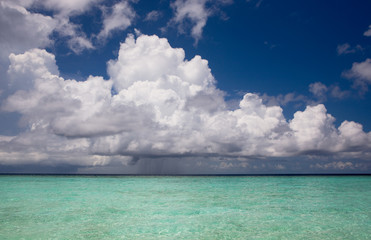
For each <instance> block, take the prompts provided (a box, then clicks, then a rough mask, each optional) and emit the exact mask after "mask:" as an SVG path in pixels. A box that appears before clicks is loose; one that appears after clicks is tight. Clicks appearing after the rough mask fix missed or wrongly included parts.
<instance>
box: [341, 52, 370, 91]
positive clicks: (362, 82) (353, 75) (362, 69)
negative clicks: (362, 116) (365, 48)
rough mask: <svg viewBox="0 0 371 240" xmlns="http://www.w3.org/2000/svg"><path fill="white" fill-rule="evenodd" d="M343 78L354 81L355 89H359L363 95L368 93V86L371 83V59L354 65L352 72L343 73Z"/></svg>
mask: <svg viewBox="0 0 371 240" xmlns="http://www.w3.org/2000/svg"><path fill="white" fill-rule="evenodd" d="M343 76H344V77H346V78H349V79H352V80H353V81H354V87H355V88H358V89H359V90H360V94H361V95H363V94H364V93H365V92H367V91H368V85H369V84H370V83H371V59H370V58H367V59H366V60H365V61H363V62H355V63H353V65H352V68H351V69H350V70H348V71H345V72H343Z"/></svg>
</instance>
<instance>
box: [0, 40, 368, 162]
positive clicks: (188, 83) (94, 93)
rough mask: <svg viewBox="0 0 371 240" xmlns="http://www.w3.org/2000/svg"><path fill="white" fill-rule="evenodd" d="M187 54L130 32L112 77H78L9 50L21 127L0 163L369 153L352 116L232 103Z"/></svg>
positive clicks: (2, 144)
mask: <svg viewBox="0 0 371 240" xmlns="http://www.w3.org/2000/svg"><path fill="white" fill-rule="evenodd" d="M184 56H185V54H184V51H183V49H179V48H172V47H171V46H170V44H169V43H168V41H167V40H166V39H161V38H158V37H157V36H147V35H141V36H139V37H138V38H137V39H135V38H134V36H132V35H131V36H129V37H128V38H127V39H126V41H125V42H124V43H122V44H121V47H120V51H119V55H118V58H117V59H115V60H111V61H110V62H109V63H108V74H109V76H110V79H109V80H104V79H103V78H102V77H99V76H90V77H88V78H87V79H86V81H82V82H78V81H75V80H67V79H63V78H62V77H60V76H59V73H58V68H57V66H56V63H55V59H54V56H53V55H52V54H50V53H48V52H46V51H45V50H40V49H33V50H30V51H27V52H25V53H24V54H13V55H11V65H10V68H9V71H8V74H9V75H11V76H12V79H13V80H12V81H13V86H14V88H15V90H17V89H18V91H16V92H15V93H14V94H13V95H11V96H10V97H9V98H8V99H7V101H6V102H5V104H4V105H3V109H6V110H7V111H16V112H19V113H21V114H22V118H23V121H24V122H25V123H26V124H27V126H28V128H27V131H25V132H24V133H22V134H20V135H18V136H15V137H14V138H11V139H9V138H1V137H0V156H6V157H4V159H7V160H0V161H2V163H7V164H9V163H10V162H12V161H24V160H21V158H22V159H24V156H26V155H27V154H31V153H32V154H33V155H32V156H34V157H32V159H30V161H32V162H48V161H52V159H57V160H56V161H59V162H65V163H68V164H71V163H72V162H73V161H76V162H75V163H76V165H94V164H101V165H104V164H107V163H109V162H111V161H116V160H117V159H118V160H117V161H122V162H124V163H126V162H129V161H130V157H133V158H135V159H137V158H138V157H162V158H163V157H186V156H198V157H215V156H220V157H224V158H226V159H227V158H249V157H254V156H255V157H256V156H259V157H285V156H295V155H323V154H332V155H335V156H337V157H339V158H341V157H342V156H346V157H349V156H351V157H363V158H364V159H371V156H370V154H369V153H370V149H371V146H370V143H371V134H370V133H365V132H363V130H362V126H361V125H360V124H357V123H353V122H347V121H345V122H344V123H343V124H342V125H341V126H340V127H339V128H336V127H335V126H334V118H333V117H332V116H331V115H330V114H328V113H327V110H326V108H325V106H324V105H317V106H308V107H307V108H306V109H305V110H304V111H298V112H297V113H295V115H294V118H293V119H292V120H290V121H287V120H286V119H285V118H284V116H283V114H282V108H281V107H279V106H267V105H265V104H264V103H263V101H262V99H261V97H259V96H258V95H256V94H252V93H247V94H245V95H244V97H243V99H242V100H241V101H240V103H239V107H238V108H237V109H235V110H229V109H228V108H227V104H226V102H225V100H224V93H223V92H222V91H220V90H218V89H217V88H216V82H215V79H214V77H213V76H212V74H211V70H210V69H209V67H208V62H207V61H206V60H204V59H202V58H201V57H200V56H195V57H194V58H193V59H191V60H185V59H184ZM25 76H26V78H25ZM22 83H24V84H22ZM112 88H115V90H116V92H117V94H112V91H111V89H112ZM82 156H85V157H82ZM0 159H3V158H0ZM17 159H18V160H17ZM73 159H74V160H73ZM80 159H81V160H80ZM115 159H116V160H115Z"/></svg>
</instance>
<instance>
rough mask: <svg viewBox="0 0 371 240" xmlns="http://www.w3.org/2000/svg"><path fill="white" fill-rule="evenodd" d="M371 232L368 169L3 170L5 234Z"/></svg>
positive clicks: (354, 235) (365, 235)
mask: <svg viewBox="0 0 371 240" xmlns="http://www.w3.org/2000/svg"><path fill="white" fill-rule="evenodd" d="M370 238H371V177H370V176H346V177H335V176H330V177H323V176H321V177H313V176H307V177H303V176H300V177H82V176H76V177H75V176H0V239H370Z"/></svg>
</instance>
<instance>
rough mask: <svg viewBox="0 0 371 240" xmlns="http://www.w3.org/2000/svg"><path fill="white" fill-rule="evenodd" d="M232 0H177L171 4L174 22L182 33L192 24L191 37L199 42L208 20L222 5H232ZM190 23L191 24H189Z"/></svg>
mask: <svg viewBox="0 0 371 240" xmlns="http://www.w3.org/2000/svg"><path fill="white" fill-rule="evenodd" d="M232 2H233V1H231V0H217V1H210V0H176V1H175V2H173V3H172V4H171V6H172V8H173V10H174V18H173V19H172V21H173V22H174V23H176V24H178V29H179V30H180V31H181V32H184V31H185V30H186V28H187V27H188V26H187V23H189V22H190V24H191V36H192V37H193V38H194V39H195V42H196V44H197V42H198V41H199V40H200V39H201V37H202V31H203V28H204V27H205V25H206V22H207V19H208V18H209V17H210V16H211V15H213V14H214V13H215V12H216V11H217V10H218V8H219V6H221V5H227V4H231V3H232ZM188 21H189V22H188Z"/></svg>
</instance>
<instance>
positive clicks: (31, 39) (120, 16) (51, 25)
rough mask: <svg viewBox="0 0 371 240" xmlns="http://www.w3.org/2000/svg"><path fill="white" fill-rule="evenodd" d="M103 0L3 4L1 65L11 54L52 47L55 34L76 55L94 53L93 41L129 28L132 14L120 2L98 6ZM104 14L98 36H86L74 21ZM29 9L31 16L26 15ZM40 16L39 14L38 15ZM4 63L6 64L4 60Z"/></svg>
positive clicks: (25, 0) (22, 0)
mask: <svg viewBox="0 0 371 240" xmlns="http://www.w3.org/2000/svg"><path fill="white" fill-rule="evenodd" d="M101 2H103V1H102V0H82V1H70V0H68V1H57V0H45V1H41V0H18V1H11V0H3V1H1V3H0V4H1V6H0V13H1V19H0V20H1V22H0V24H1V25H0V26H1V29H2V33H1V34H2V38H1V39H0V46H1V45H3V47H2V49H8V51H3V53H2V56H0V57H1V58H2V60H3V61H6V60H7V57H8V56H9V54H10V53H21V52H24V51H26V50H28V49H30V48H35V47H40V48H43V47H47V46H51V45H52V44H53V43H54V41H53V39H52V38H51V37H50V36H51V34H52V33H53V34H57V35H58V37H59V38H60V39H61V40H62V41H61V42H64V43H66V45H67V46H68V47H69V48H70V49H71V50H72V51H73V52H74V53H76V54H80V53H81V52H83V51H84V50H89V49H94V48H95V47H94V41H97V40H99V41H102V40H105V39H106V38H108V37H110V35H111V33H112V32H113V31H118V30H125V29H126V28H127V27H128V26H130V25H131V24H132V21H133V19H134V17H135V11H134V10H133V9H132V8H131V6H130V4H129V2H128V1H121V2H118V3H116V4H114V5H113V6H111V7H107V6H104V5H100V4H101ZM94 7H95V8H100V9H101V10H102V11H103V14H102V17H103V19H102V21H103V26H102V29H101V31H100V32H99V33H98V34H97V35H94V34H90V36H87V34H86V33H85V32H84V31H83V29H82V27H81V25H80V24H78V23H75V22H74V21H73V20H71V19H73V17H75V16H80V15H81V14H83V13H86V12H87V11H89V10H91V9H93V8H94ZM29 9H32V12H30V11H29ZM38 12H39V13H38ZM4 59H5V60H4Z"/></svg>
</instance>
